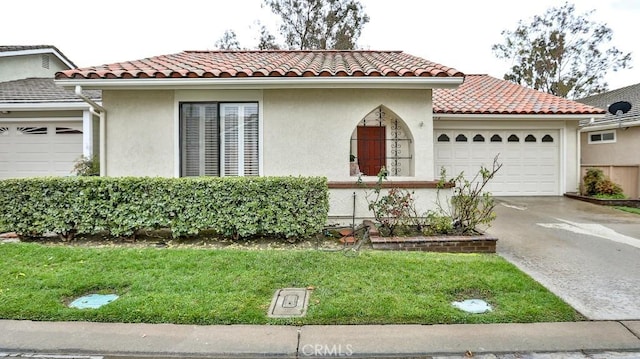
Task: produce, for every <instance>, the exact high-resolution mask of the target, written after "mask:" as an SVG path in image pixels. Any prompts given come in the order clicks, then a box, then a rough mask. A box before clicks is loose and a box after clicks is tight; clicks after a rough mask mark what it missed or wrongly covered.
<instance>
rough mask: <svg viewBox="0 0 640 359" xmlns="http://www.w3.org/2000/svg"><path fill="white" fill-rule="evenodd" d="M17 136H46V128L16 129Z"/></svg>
mask: <svg viewBox="0 0 640 359" xmlns="http://www.w3.org/2000/svg"><path fill="white" fill-rule="evenodd" d="M17 130H18V132H17V133H18V135H46V134H47V128H46V127H18V128H17Z"/></svg>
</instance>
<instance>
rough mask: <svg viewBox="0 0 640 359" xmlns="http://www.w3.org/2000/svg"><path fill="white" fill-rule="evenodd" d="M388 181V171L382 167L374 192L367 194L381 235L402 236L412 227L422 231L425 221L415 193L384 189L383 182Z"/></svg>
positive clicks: (366, 196)
mask: <svg viewBox="0 0 640 359" xmlns="http://www.w3.org/2000/svg"><path fill="white" fill-rule="evenodd" d="M385 179H387V170H386V169H385V168H384V167H382V168H381V169H380V172H378V181H377V182H376V186H375V187H374V188H373V191H372V192H368V193H366V194H365V198H366V200H367V203H368V207H369V210H370V211H371V212H372V213H373V217H374V218H375V220H376V221H377V222H378V225H379V228H380V233H381V234H382V235H384V236H391V235H394V234H400V233H399V232H401V231H407V230H408V229H409V228H410V227H414V228H416V229H417V230H418V231H421V230H422V227H423V226H424V224H423V219H422V218H421V216H419V215H418V211H417V210H416V206H415V200H414V198H413V195H414V193H413V192H410V191H408V190H406V189H402V188H395V187H392V188H389V189H388V190H387V191H383V189H382V181H383V180H385Z"/></svg>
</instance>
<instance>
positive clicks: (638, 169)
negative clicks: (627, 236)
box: [578, 84, 640, 198]
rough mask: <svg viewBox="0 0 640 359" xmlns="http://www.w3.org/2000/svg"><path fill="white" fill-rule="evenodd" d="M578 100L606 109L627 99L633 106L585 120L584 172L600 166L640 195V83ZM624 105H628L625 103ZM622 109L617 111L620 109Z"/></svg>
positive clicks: (627, 192) (630, 194)
mask: <svg viewBox="0 0 640 359" xmlns="http://www.w3.org/2000/svg"><path fill="white" fill-rule="evenodd" d="M578 102H581V103H584V104H588V105H591V106H595V107H600V108H602V109H609V107H610V106H611V105H613V104H616V103H620V102H627V103H629V104H630V105H631V108H630V109H629V110H628V111H627V112H624V110H626V109H624V110H621V109H619V108H615V107H616V106H614V108H612V112H613V113H611V112H607V115H606V116H604V117H602V118H599V119H594V120H593V121H591V120H589V121H583V122H581V136H580V146H581V152H582V158H581V163H582V167H583V172H584V171H586V169H587V168H592V167H594V168H600V169H602V170H603V172H604V173H605V174H606V175H607V176H609V177H610V178H611V180H612V181H613V182H616V183H618V184H620V185H621V186H622V189H623V190H624V193H625V195H627V196H628V197H631V198H638V196H640V84H635V85H631V86H626V87H622V88H619V89H616V90H612V91H608V92H605V93H602V94H598V95H593V96H589V97H585V98H583V99H580V100H578ZM623 107H624V106H623ZM617 109H618V110H619V111H616V110H617Z"/></svg>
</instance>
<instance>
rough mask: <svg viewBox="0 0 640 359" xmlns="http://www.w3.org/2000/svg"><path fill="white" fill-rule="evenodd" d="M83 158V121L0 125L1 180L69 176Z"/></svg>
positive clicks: (0, 123) (2, 123)
mask: <svg viewBox="0 0 640 359" xmlns="http://www.w3.org/2000/svg"><path fill="white" fill-rule="evenodd" d="M81 155H82V122H81V121H76V122H47V123H39V122H21V123H13V122H0V178H18V177H35V176H68V175H70V174H72V169H73V163H74V162H75V161H76V160H77V159H78V158H79V157H80V156H81Z"/></svg>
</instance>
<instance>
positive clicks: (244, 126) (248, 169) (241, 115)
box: [220, 103, 260, 176]
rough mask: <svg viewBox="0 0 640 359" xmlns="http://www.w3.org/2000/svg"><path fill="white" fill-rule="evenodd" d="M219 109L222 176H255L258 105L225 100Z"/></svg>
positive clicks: (257, 164)
mask: <svg viewBox="0 0 640 359" xmlns="http://www.w3.org/2000/svg"><path fill="white" fill-rule="evenodd" d="M220 112H221V113H220V121H221V126H220V127H221V128H222V129H223V132H222V134H221V137H220V138H221V142H222V146H221V147H222V156H221V167H222V174H223V176H258V175H259V174H260V170H259V154H258V148H259V147H258V141H259V135H258V134H259V126H258V105H257V104H255V103H246V104H236V103H226V104H222V105H221V106H220Z"/></svg>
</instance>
